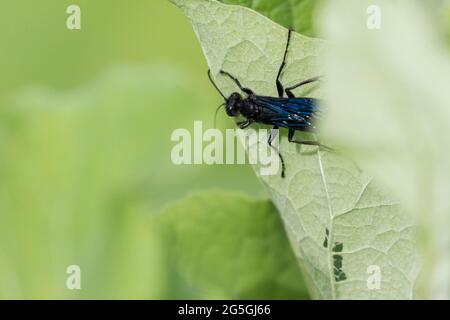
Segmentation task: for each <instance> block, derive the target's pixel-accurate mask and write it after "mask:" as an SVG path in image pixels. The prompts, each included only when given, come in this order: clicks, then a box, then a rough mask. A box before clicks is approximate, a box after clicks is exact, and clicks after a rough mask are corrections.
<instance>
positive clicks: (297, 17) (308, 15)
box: [222, 0, 323, 37]
mask: <svg viewBox="0 0 450 320" xmlns="http://www.w3.org/2000/svg"><path fill="white" fill-rule="evenodd" d="M222 2H223V3H226V4H236V5H240V6H245V7H248V8H251V9H253V10H255V11H258V12H259V13H261V14H263V15H265V16H267V17H269V18H270V19H272V20H273V21H275V22H277V23H279V24H281V25H282V26H284V27H285V28H288V29H293V30H295V31H297V32H298V33H301V34H304V35H306V36H310V37H314V36H316V35H317V32H316V29H315V25H314V21H313V19H314V17H315V14H316V11H317V8H318V7H319V6H320V5H321V3H322V2H323V0H290V1H286V0H260V1H252V0H222Z"/></svg>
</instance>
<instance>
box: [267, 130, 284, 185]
mask: <svg viewBox="0 0 450 320" xmlns="http://www.w3.org/2000/svg"><path fill="white" fill-rule="evenodd" d="M277 134H278V127H277V126H274V127H273V128H272V131H271V132H270V135H269V140H268V141H267V143H268V144H269V146H270V147H271V148H272V149H273V150H274V151H275V152H276V153H277V154H278V157H279V158H280V162H281V177H282V178H284V172H285V169H286V167H285V165H284V159H283V156H282V155H281V153H280V151H279V150H278V149H277V148H276V147H275V146H273V145H272V142H273V139H274V138H275V137H276V135H277Z"/></svg>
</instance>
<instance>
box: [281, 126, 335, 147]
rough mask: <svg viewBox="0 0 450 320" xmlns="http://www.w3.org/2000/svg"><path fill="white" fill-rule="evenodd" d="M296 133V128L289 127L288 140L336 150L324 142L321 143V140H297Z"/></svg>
mask: <svg viewBox="0 0 450 320" xmlns="http://www.w3.org/2000/svg"><path fill="white" fill-rule="evenodd" d="M294 134H295V130H293V129H289V132H288V141H289V142H292V143H297V144H304V145H308V146H318V147H320V148H324V149H325V150H327V151H334V150H333V149H332V148H330V147H327V146H325V145H323V144H321V143H320V142H319V141H313V140H295V139H294Z"/></svg>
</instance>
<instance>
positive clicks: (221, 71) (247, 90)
mask: <svg viewBox="0 0 450 320" xmlns="http://www.w3.org/2000/svg"><path fill="white" fill-rule="evenodd" d="M220 74H223V75H226V76H228V77H229V78H230V79H231V80H233V81H234V83H236V85H237V86H238V87H239V89H241V91H243V92H245V93H246V94H248V95H253V94H254V93H253V91H252V90H251V89H249V88H245V87H243V86H242V84H241V82H240V81H239V80H238V79H237V78H236V77H234V76H232V75H231V74H230V73H228V72H226V71H223V70H220Z"/></svg>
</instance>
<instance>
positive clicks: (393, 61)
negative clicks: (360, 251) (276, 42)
mask: <svg viewBox="0 0 450 320" xmlns="http://www.w3.org/2000/svg"><path fill="white" fill-rule="evenodd" d="M371 2H372V1H363V0H340V1H333V4H330V6H329V7H327V9H326V10H325V12H324V14H323V17H322V25H323V31H324V34H325V35H326V36H327V38H330V39H332V40H333V43H335V46H334V50H333V52H332V54H331V52H330V54H329V55H327V56H326V59H325V60H324V63H325V64H326V65H327V66H328V70H329V81H328V82H327V91H328V92H329V110H330V112H329V114H328V117H327V119H326V121H325V122H324V128H323V129H324V133H325V134H327V136H328V137H329V139H332V140H333V141H334V143H335V144H336V145H337V146H339V148H340V150H342V151H343V152H344V151H345V153H346V154H348V155H349V156H351V157H353V158H355V159H357V160H358V162H359V163H360V164H361V165H363V166H364V167H365V168H367V170H369V171H370V172H372V173H373V174H374V175H375V176H377V178H378V179H380V180H381V181H383V183H384V184H385V185H387V186H389V188H390V189H391V190H392V191H393V193H394V194H395V195H396V196H397V197H398V198H400V199H401V200H402V202H403V203H404V204H405V205H406V206H407V207H408V208H409V210H410V211H411V212H414V213H416V219H418V221H419V222H420V235H421V237H420V240H421V242H420V243H421V245H422V249H423V252H424V255H425V259H424V260H425V261H424V263H425V265H424V272H423V276H422V278H423V280H422V281H421V282H422V283H421V285H420V287H421V288H422V290H421V292H420V293H421V294H422V295H423V296H425V297H428V298H444V299H448V298H449V297H450V234H449V232H448V229H449V228H448V226H449V225H450V210H449V207H450V204H449V197H448V195H449V191H450V169H449V163H450V152H449V150H450V149H449V148H448V146H449V145H450V129H449V128H450V108H449V101H450V91H449V90H448V89H449V83H450V58H449V55H448V49H447V48H446V44H445V41H444V40H443V39H442V37H441V35H440V34H437V31H438V30H440V28H439V23H440V20H439V19H438V18H437V15H435V14H432V15H429V14H428V11H425V10H423V5H424V3H420V2H415V1H399V2H396V3H395V4H394V3H392V1H387V0H383V1H378V5H379V8H380V9H381V13H382V15H381V18H382V20H381V29H379V30H369V29H368V28H367V27H366V25H365V24H362V23H361V21H365V20H366V19H367V18H368V16H367V14H366V8H367V7H368V6H369V5H371ZM426 4H427V5H429V6H430V8H429V9H432V10H431V11H432V12H435V10H436V9H437V7H436V4H437V2H434V8H431V6H432V4H433V3H432V2H431V3H428V1H427V2H426ZM439 8H442V7H441V6H439ZM412 21H414V23H411V22H412ZM399 44H400V45H399ZM380 70H382V72H380Z"/></svg>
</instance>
